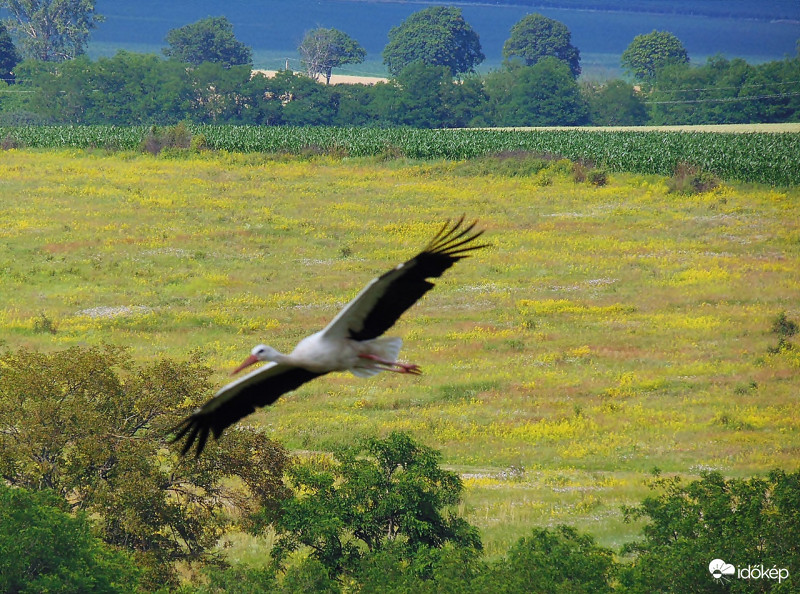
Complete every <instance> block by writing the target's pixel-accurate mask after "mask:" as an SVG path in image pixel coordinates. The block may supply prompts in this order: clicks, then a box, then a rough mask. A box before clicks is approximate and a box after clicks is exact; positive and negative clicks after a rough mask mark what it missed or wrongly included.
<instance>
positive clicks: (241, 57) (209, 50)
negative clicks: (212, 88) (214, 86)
mask: <svg viewBox="0 0 800 594" xmlns="http://www.w3.org/2000/svg"><path fill="white" fill-rule="evenodd" d="M166 42H167V43H168V44H169V47H165V48H164V49H163V50H162V51H163V52H164V55H166V56H167V57H169V58H172V59H174V60H178V61H179V62H185V63H187V64H194V65H199V64H202V63H203V62H219V63H220V64H222V65H223V66H224V67H225V68H230V67H231V66H240V65H243V64H250V63H251V62H252V61H253V52H252V50H251V49H250V48H249V47H248V46H247V45H245V44H244V43H242V42H241V41H239V40H238V39H236V36H235V35H234V34H233V25H232V24H231V22H230V21H229V20H228V19H227V18H226V17H224V16H221V17H209V18H206V19H202V20H199V21H197V22H196V23H191V24H189V25H184V26H183V27H179V28H177V29H171V30H170V31H169V32H168V33H167V38H166Z"/></svg>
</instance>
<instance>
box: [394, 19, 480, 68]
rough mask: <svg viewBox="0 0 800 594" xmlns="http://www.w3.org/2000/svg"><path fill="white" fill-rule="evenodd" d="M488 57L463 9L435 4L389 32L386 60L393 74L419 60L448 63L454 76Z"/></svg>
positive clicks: (437, 64)
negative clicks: (484, 53) (465, 18)
mask: <svg viewBox="0 0 800 594" xmlns="http://www.w3.org/2000/svg"><path fill="white" fill-rule="evenodd" d="M484 59H486V56H484V55H483V52H482V51H481V42H480V39H479V38H478V34H477V33H476V32H475V31H474V30H473V29H472V27H470V26H469V24H468V23H467V22H466V21H465V20H464V17H462V16H461V9H460V8H454V7H452V6H432V7H430V8H426V9H424V10H420V11H419V12H415V13H414V14H412V15H411V16H409V17H408V18H407V19H406V20H405V21H403V22H402V23H401V24H400V25H399V26H397V27H392V29H391V30H390V31H389V43H387V44H386V47H385V48H384V49H383V63H384V64H386V67H387V68H388V69H389V72H390V73H391V74H392V76H397V75H398V74H399V73H400V71H401V70H403V68H405V67H406V66H408V65H409V64H411V63H412V62H416V61H417V60H419V61H421V62H424V63H425V64H428V65H430V66H447V67H448V68H449V69H450V72H451V73H452V75H453V76H456V75H458V74H461V73H464V72H471V71H473V70H474V68H475V66H477V65H478V64H480V63H481V62H483V60H484Z"/></svg>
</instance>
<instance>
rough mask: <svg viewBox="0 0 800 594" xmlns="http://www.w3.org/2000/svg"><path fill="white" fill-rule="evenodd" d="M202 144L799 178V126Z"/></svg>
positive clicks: (365, 132) (124, 140) (88, 129)
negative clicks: (551, 159)
mask: <svg viewBox="0 0 800 594" xmlns="http://www.w3.org/2000/svg"><path fill="white" fill-rule="evenodd" d="M189 130H190V131H191V133H192V134H193V135H194V136H195V137H199V136H200V135H202V139H203V142H202V143H200V144H199V146H203V147H205V148H208V149H212V150H224V151H230V152H267V153H276V152H286V153H292V154H302V153H307V152H311V153H314V152H320V153H331V154H335V155H341V156H353V157H366V156H387V157H401V156H402V157H407V158H411V159H454V160H461V159H470V158H473V157H479V156H483V155H488V154H497V153H503V152H532V153H540V154H552V155H558V156H562V157H566V158H568V159H572V160H584V161H592V162H594V163H596V164H597V165H599V166H602V167H605V168H606V169H608V170H610V171H625V172H634V173H652V174H660V175H671V174H672V173H673V172H674V170H675V167H676V165H677V164H679V163H689V164H692V165H695V166H698V167H700V168H701V169H703V170H704V171H708V172H710V173H713V174H715V175H717V176H719V177H721V178H723V179H727V180H739V181H745V182H759V183H766V184H771V185H779V186H788V185H796V184H798V183H800V134H797V133H788V132H784V133H761V132H755V133H747V134H735V133H719V132H713V133H712V132H697V131H691V132H664V131H600V130H598V131H594V130H500V129H496V130H492V129H458V130H450V129H448V130H422V129H410V128H386V129H384V128H332V127H318V128H314V127H305V128H293V127H257V126H189ZM151 132H152V128H150V127H147V126H140V127H115V126H26V127H0V140H1V141H2V144H3V146H4V147H7V148H8V147H14V146H25V147H31V148H64V147H72V148H91V147H96V148H104V149H110V150H138V149H139V148H140V147H141V146H142V143H143V140H144V139H145V137H146V136H147V135H148V134H150V133H151Z"/></svg>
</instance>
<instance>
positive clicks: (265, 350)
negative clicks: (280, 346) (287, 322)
mask: <svg viewBox="0 0 800 594" xmlns="http://www.w3.org/2000/svg"><path fill="white" fill-rule="evenodd" d="M277 354H278V351H276V350H275V349H273V348H272V347H271V346H267V345H265V344H257V345H256V346H254V347H253V350H252V351H250V356H251V357H255V358H256V361H274V360H275V355H277Z"/></svg>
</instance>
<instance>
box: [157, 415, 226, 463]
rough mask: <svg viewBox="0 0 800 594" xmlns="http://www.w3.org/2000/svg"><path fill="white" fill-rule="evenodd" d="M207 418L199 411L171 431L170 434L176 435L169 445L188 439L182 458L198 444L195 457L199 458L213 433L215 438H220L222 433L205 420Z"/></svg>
mask: <svg viewBox="0 0 800 594" xmlns="http://www.w3.org/2000/svg"><path fill="white" fill-rule="evenodd" d="M205 416H206V415H204V414H202V413H201V412H200V411H197V412H195V413H193V414H191V415H190V416H188V417H186V418H185V419H184V420H183V421H181V422H180V423H178V424H177V425H175V427H173V428H172V429H170V433H174V435H173V436H172V437H171V438H170V440H169V443H177V442H179V441H180V440H181V439H183V438H184V437H186V441H185V442H184V444H183V447H182V448H181V457H183V456H186V454H188V453H189V450H191V449H192V446H193V445H194V444H195V442H196V443H197V446H196V447H195V452H194V457H195V458H199V457H200V454H201V453H202V452H203V450H204V449H205V447H206V443H207V442H208V436H209V434H210V433H211V432H212V431H213V433H214V438H215V439H216V438H219V433H221V431H217V429H216V428H215V427H214V426H213V425H211V424H210V423H209V422H208V419H206V418H204V417H205Z"/></svg>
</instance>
